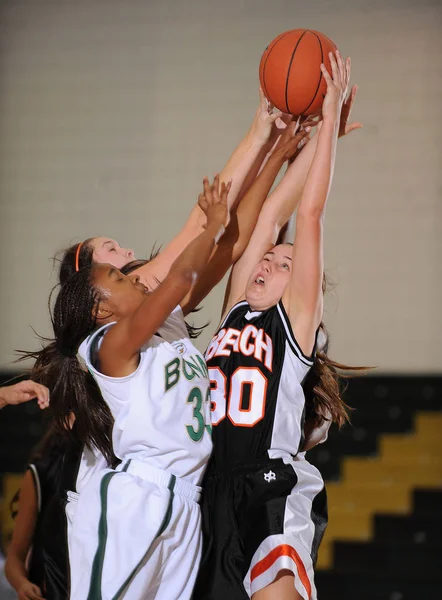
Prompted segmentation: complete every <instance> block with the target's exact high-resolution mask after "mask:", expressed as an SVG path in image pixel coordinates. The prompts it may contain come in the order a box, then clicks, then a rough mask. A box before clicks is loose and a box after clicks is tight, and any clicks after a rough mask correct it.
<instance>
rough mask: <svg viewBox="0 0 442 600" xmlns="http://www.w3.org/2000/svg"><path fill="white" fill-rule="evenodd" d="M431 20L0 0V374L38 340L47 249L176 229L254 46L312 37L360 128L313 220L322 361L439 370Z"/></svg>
mask: <svg viewBox="0 0 442 600" xmlns="http://www.w3.org/2000/svg"><path fill="white" fill-rule="evenodd" d="M441 16H442V7H441V3H440V0H434V1H430V0H414V1H412V0H370V1H368V0H345V1H344V0H334V1H333V2H331V1H328V0H309V1H308V2H307V1H303V2H300V1H298V2H295V1H294V0H291V1H285V0H271V2H269V1H268V0H243V1H239V0H238V1H236V0H224V1H219V2H216V1H215V0H189V1H184V0H183V1H179V0H145V1H142V0H138V1H137V0H101V1H100V0H87V1H86V0H80V1H79V0H77V1H73V0H52V1H48V0H46V1H44V0H27V1H26V0H15V1H12V2H11V1H10V2H7V1H5V0H4V1H3V3H2V4H1V15H0V17H1V18H0V83H1V92H0V199H1V212H0V274H1V283H0V286H1V289H0V368H11V366H10V361H11V360H12V359H13V349H14V348H33V347H35V345H36V342H35V338H34V334H33V333H32V331H31V329H30V325H32V326H33V327H35V328H36V329H37V330H38V331H39V332H40V333H48V332H49V328H48V318H47V308H46V302H47V296H48V292H49V290H50V288H51V286H52V284H53V282H54V281H55V277H54V273H53V272H52V263H51V261H50V257H51V256H52V255H53V254H54V252H55V251H56V250H57V249H60V248H62V247H64V246H66V244H68V243H70V242H75V241H79V240H82V239H84V238H87V237H89V236H93V235H99V234H101V235H109V236H112V237H116V238H117V239H118V240H119V241H120V242H121V243H122V244H124V245H130V246H132V247H134V248H135V250H136V252H137V254H138V255H139V256H144V255H145V254H146V253H147V252H148V251H149V249H150V248H151V246H152V244H153V242H154V241H161V242H165V241H167V240H169V239H170V238H171V237H172V236H173V235H174V233H176V232H177V231H178V229H179V227H180V225H181V224H182V223H183V222H184V220H185V218H186V216H187V214H188V212H189V210H190V208H191V206H192V204H193V203H194V201H195V199H196V196H197V193H198V191H199V185H200V180H201V178H202V176H203V175H204V174H212V173H213V172H215V171H216V170H220V169H221V168H222V166H223V164H224V163H225V161H226V159H227V158H228V156H229V154H230V152H231V151H232V150H233V148H234V145H235V144H236V143H237V142H238V141H239V140H240V138H241V136H242V134H243V133H244V132H245V130H246V129H247V127H248V125H249V122H250V120H251V118H252V114H253V112H254V110H255V105H256V101H257V67H258V62H259V58H260V55H261V52H262V51H263V50H264V48H265V46H266V45H267V43H268V42H269V41H270V40H271V39H272V38H273V37H274V36H276V35H277V34H279V33H281V32H282V31H285V30H286V29H291V28H295V27H310V28H314V29H319V30H321V31H324V33H326V34H327V35H329V36H330V37H331V38H332V39H334V40H335V41H336V42H337V43H338V45H339V46H340V48H341V50H342V51H343V53H345V54H351V56H352V59H353V75H354V76H353V80H354V82H356V83H358V84H359V86H360V92H359V97H358V101H357V106H356V108H355V111H354V117H355V118H357V119H360V120H362V121H363V122H364V123H365V128H364V130H363V131H362V132H357V133H355V134H353V135H352V136H351V137H349V138H348V139H346V140H343V141H342V142H340V144H339V155H338V159H337V167H336V176H335V181H334V184H333V189H332V193H331V197H330V201H329V207H328V209H327V218H326V245H325V248H326V264H327V269H328V272H329V274H330V275H331V277H332V278H333V279H334V281H335V282H336V284H337V285H336V288H335V289H334V291H333V292H332V293H331V294H330V295H329V297H328V299H327V310H326V315H325V320H326V322H327V324H328V326H329V329H330V331H331V333H332V337H333V346H332V350H333V351H332V355H333V356H334V357H335V358H336V359H338V360H342V361H347V362H350V363H353V364H369V365H378V366H379V368H380V370H382V371H399V372H407V371H440V370H441V365H442V324H441V319H440V314H439V311H440V306H441V300H442V293H441V292H442V282H441V277H440V269H439V260H440V257H441V250H442V241H441V235H440V232H441V226H440V223H441V220H442V206H441V189H442V187H441V183H442V182H441V174H440V173H441V170H440V165H441V148H442V141H441V133H442V127H441V126H442V112H441V96H442V78H441V64H442V41H441V40H442V38H441V35H440V31H441V25H442V19H441ZM221 298H222V289H221V288H220V289H218V290H217V291H215V292H214V293H213V294H212V295H211V296H210V298H208V299H207V300H206V302H205V303H204V312H203V313H202V314H201V315H200V317H199V318H198V321H200V322H203V321H204V320H205V319H207V318H210V319H211V320H212V322H213V325H215V324H216V322H217V318H218V315H219V308H220V304H221ZM208 335H209V332H208V333H207V335H206V336H205V338H204V339H203V340H202V341H201V344H200V346H201V347H203V346H204V343H205V341H206V340H207V338H208Z"/></svg>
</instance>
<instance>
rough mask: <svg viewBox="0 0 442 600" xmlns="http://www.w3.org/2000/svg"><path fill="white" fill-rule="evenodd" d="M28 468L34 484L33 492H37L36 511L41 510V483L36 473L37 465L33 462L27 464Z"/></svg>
mask: <svg viewBox="0 0 442 600" xmlns="http://www.w3.org/2000/svg"><path fill="white" fill-rule="evenodd" d="M28 469H29V470H30V472H31V475H32V479H33V480H34V486H35V492H36V494H37V506H38V512H39V513H40V512H41V501H42V498H41V483H40V477H39V475H38V471H37V467H36V466H35V465H33V464H30V465H28Z"/></svg>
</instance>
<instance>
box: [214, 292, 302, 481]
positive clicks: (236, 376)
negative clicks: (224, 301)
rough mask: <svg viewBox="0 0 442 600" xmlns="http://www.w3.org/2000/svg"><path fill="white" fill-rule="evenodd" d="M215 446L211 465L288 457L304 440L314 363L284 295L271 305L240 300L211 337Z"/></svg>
mask: <svg viewBox="0 0 442 600" xmlns="http://www.w3.org/2000/svg"><path fill="white" fill-rule="evenodd" d="M205 358H206V361H207V366H208V369H209V377H210V380H211V398H212V424H213V438H214V439H213V441H214V449H213V455H212V464H211V469H215V470H216V469H217V468H221V469H225V468H226V467H227V468H228V467H230V466H232V467H233V466H235V465H239V464H245V463H247V462H248V461H251V460H255V459H266V458H267V459H268V458H284V457H289V456H294V455H296V454H297V453H298V451H299V448H300V447H301V445H302V443H303V426H304V407H305V398H304V393H303V389H302V383H303V381H304V378H305V376H306V375H307V373H308V371H309V369H310V368H311V366H312V364H313V360H312V358H309V357H306V356H305V355H304V354H303V353H302V351H301V349H300V347H299V345H298V344H297V342H296V339H295V336H294V334H293V331H292V328H291V325H290V321H289V319H288V316H287V313H286V311H285V309H284V306H283V304H282V301H280V302H278V304H277V305H275V306H273V307H271V308H269V309H267V310H265V311H253V310H252V309H251V307H250V306H249V304H248V303H247V302H245V301H244V302H239V303H238V304H236V305H235V306H234V307H233V308H232V309H231V310H230V312H229V313H228V315H227V317H226V318H225V319H224V322H223V323H222V324H221V327H220V329H219V330H218V332H217V333H216V335H215V336H214V337H213V338H212V341H211V342H210V344H209V346H208V348H207V351H206V354H205Z"/></svg>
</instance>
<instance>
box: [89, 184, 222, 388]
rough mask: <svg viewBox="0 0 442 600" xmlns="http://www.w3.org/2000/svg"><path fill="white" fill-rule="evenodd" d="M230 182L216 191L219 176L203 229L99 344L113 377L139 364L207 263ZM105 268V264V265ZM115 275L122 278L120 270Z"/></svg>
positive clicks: (105, 370)
mask: <svg viewBox="0 0 442 600" xmlns="http://www.w3.org/2000/svg"><path fill="white" fill-rule="evenodd" d="M229 190H230V183H228V184H227V185H225V184H224V183H223V184H222V185H221V190H220V193H219V194H218V176H216V177H215V185H214V193H213V194H212V195H211V196H210V198H207V200H206V204H205V205H204V212H205V214H206V216H207V225H206V228H205V230H204V231H203V232H202V233H201V234H200V235H199V236H198V237H197V238H195V239H194V240H193V241H192V242H191V243H190V244H189V245H188V246H187V248H186V249H185V250H184V251H183V252H182V253H181V255H180V256H179V257H178V258H177V259H176V261H175V262H174V263H173V265H172V267H171V268H170V271H169V273H168V275H167V277H166V278H165V279H164V281H163V282H162V283H161V284H160V285H159V286H158V287H157V288H156V289H155V290H154V291H153V292H152V293H150V294H148V295H146V298H145V300H144V301H143V302H142V303H141V304H140V305H139V306H138V307H137V308H136V310H135V311H131V310H129V311H128V316H127V317H123V318H120V320H119V321H118V322H117V323H116V325H114V326H113V327H112V328H111V329H110V330H109V332H108V333H107V335H106V337H105V338H104V341H103V344H102V346H101V348H100V355H99V358H100V371H101V372H102V373H103V374H105V375H110V376H112V377H122V376H124V375H127V374H128V373H130V372H133V370H134V368H133V367H134V366H135V368H136V366H137V364H138V357H139V351H140V348H141V347H142V346H143V345H144V344H145V343H146V342H147V341H148V340H149V339H150V338H151V337H152V336H153V335H154V334H155V333H156V331H157V330H158V328H159V327H160V326H161V325H162V324H163V323H164V321H165V320H166V318H167V317H168V315H170V313H171V312H172V311H173V309H174V308H175V307H176V306H177V305H178V304H179V303H180V302H181V301H182V300H183V298H184V297H185V296H186V294H187V293H188V292H189V291H190V289H191V288H192V285H193V284H194V283H195V281H196V280H197V279H198V277H199V276H200V274H201V272H202V271H203V269H204V267H205V266H206V265H207V263H208V261H209V258H210V255H211V253H212V250H213V248H214V245H215V243H216V242H217V241H218V239H219V238H220V236H221V235H222V234H223V232H224V228H225V226H226V225H227V224H228V220H229V211H228V205H227V197H228V194H229ZM106 268H107V267H106ZM116 277H121V278H125V276H124V275H122V274H121V273H120V272H118V273H117V274H116Z"/></svg>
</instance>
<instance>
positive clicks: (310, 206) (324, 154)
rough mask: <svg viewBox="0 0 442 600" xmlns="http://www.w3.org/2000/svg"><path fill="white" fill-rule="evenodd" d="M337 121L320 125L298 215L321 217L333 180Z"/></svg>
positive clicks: (328, 120) (327, 121)
mask: <svg viewBox="0 0 442 600" xmlns="http://www.w3.org/2000/svg"><path fill="white" fill-rule="evenodd" d="M338 128H339V119H327V120H324V122H323V124H322V128H321V131H320V132H319V139H318V144H317V148H316V151H315V155H314V158H313V161H312V164H311V167H310V170H309V173H308V176H307V181H306V183H305V187H304V191H303V193H302V199H301V202H300V204H299V208H298V215H301V214H303V215H308V216H321V215H322V214H323V211H324V207H325V204H326V201H327V197H328V193H329V191H330V186H331V182H332V178H333V171H334V164H335V156H336V144H337V139H338Z"/></svg>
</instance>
